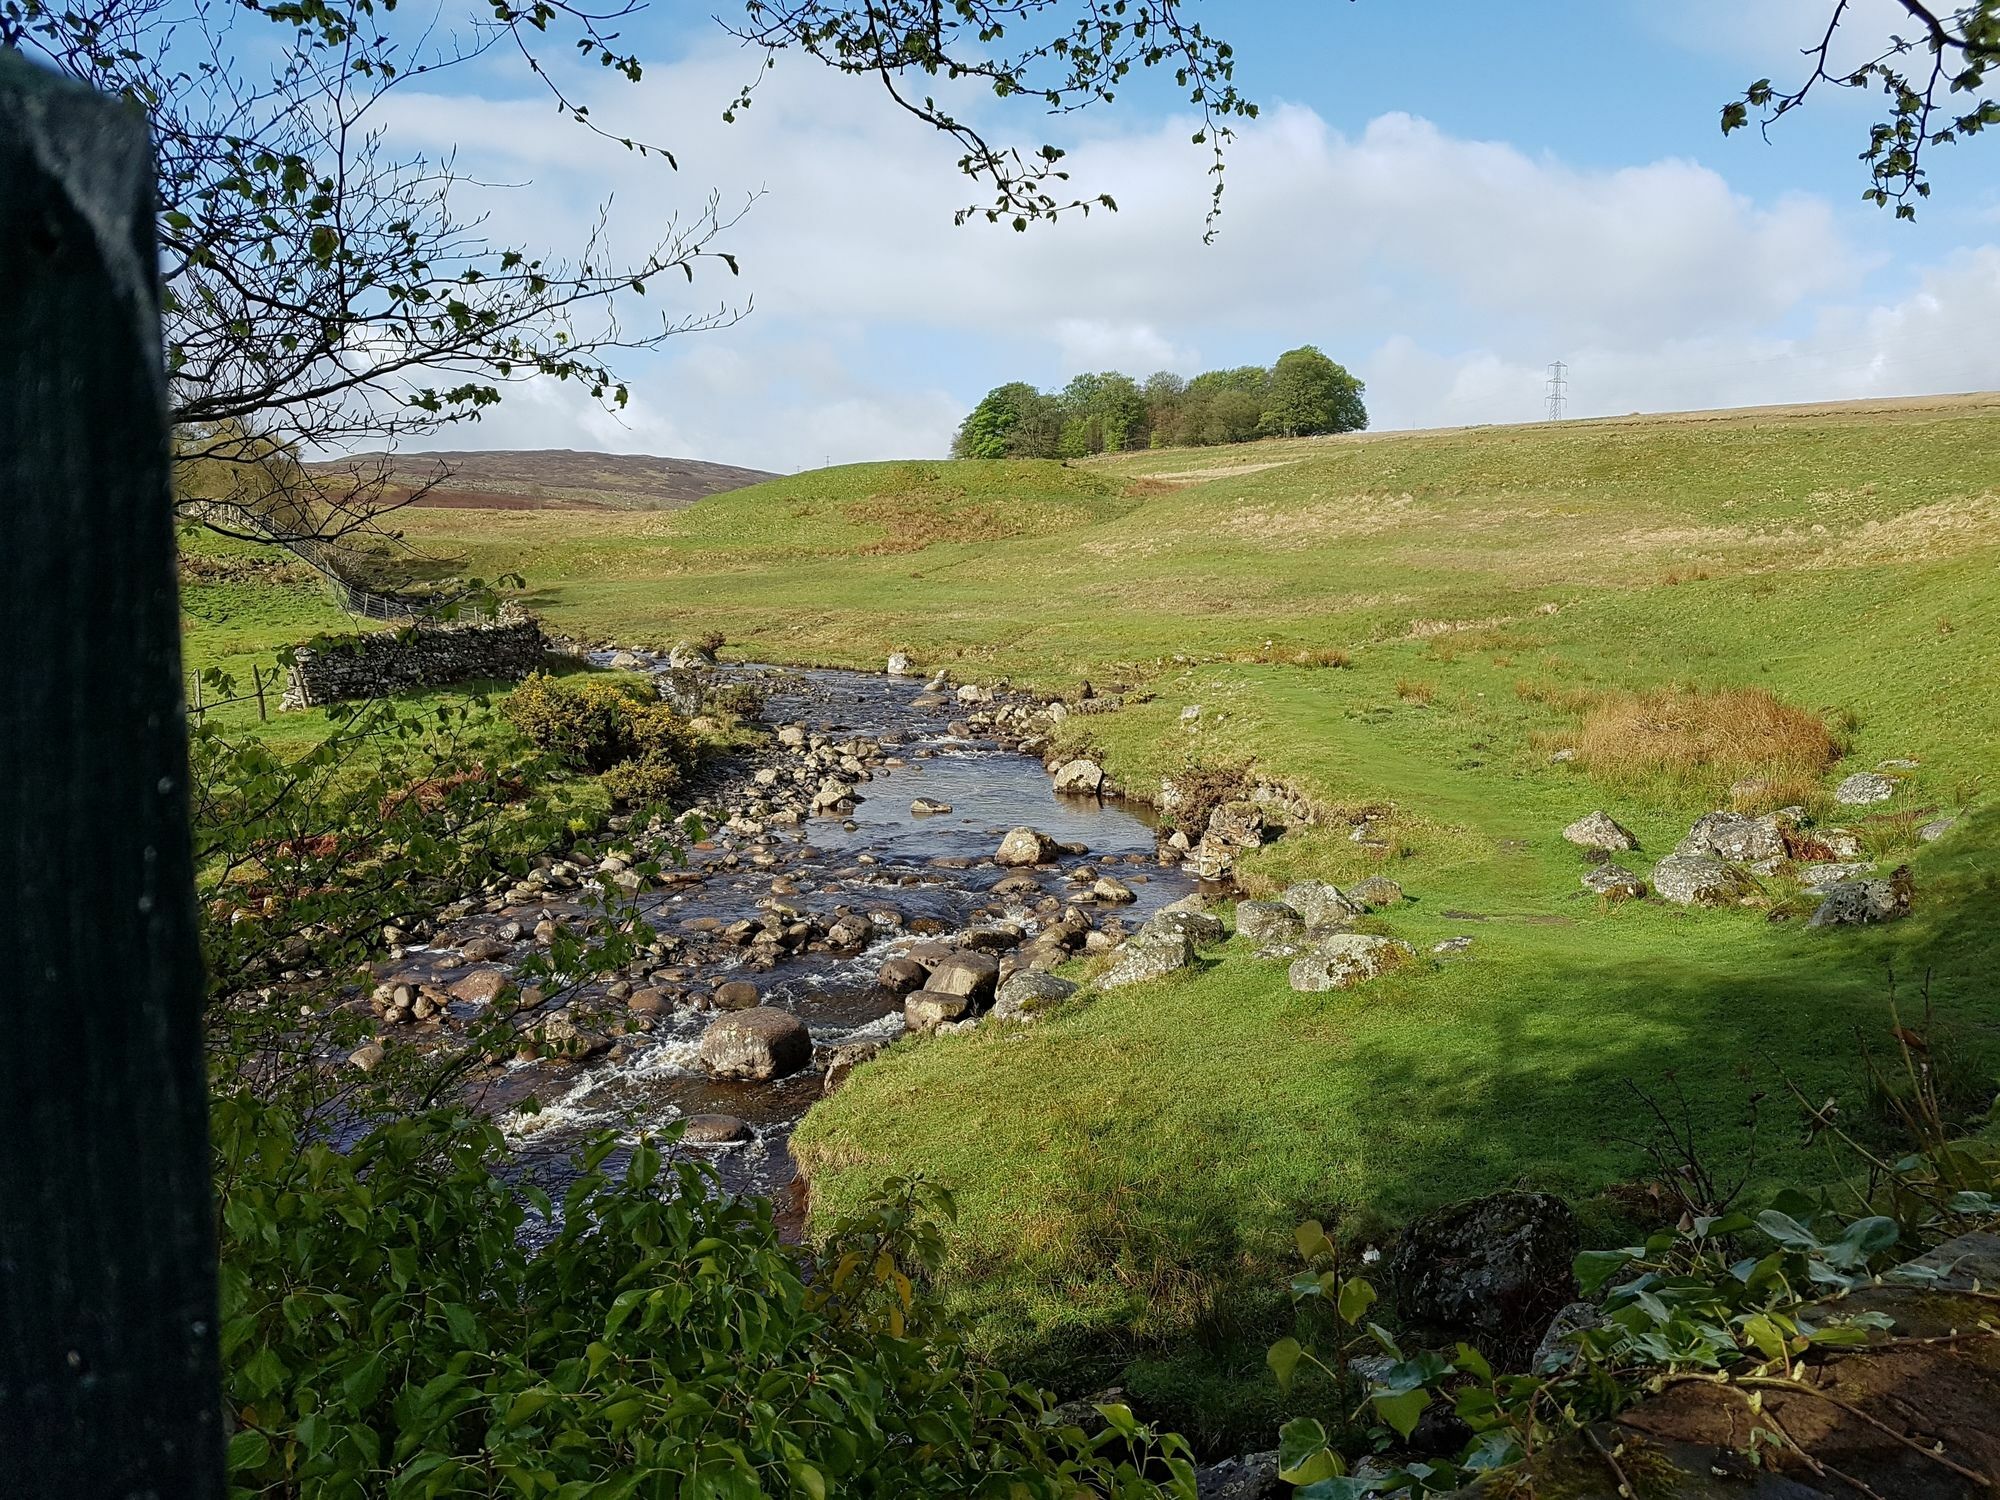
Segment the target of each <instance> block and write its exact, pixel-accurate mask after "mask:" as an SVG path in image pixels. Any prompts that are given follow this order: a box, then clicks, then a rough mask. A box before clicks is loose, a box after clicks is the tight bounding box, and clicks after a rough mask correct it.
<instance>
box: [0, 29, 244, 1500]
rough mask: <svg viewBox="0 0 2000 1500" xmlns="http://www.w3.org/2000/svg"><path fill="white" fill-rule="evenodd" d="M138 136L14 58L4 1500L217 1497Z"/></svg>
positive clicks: (130, 120)
mask: <svg viewBox="0 0 2000 1500" xmlns="http://www.w3.org/2000/svg"><path fill="white" fill-rule="evenodd" d="M152 213H153V163H152V153H151V151H150V149H149V147H148V144H147V139H146V126H145V121H144V118H143V117H142V116H141V115H140V114H139V112H138V111H137V110H136V109H134V108H132V107H130V106H128V105H125V104H121V103H118V102H116V101H113V100H109V99H106V98H103V97H101V96H99V95H97V94H95V93H93V92H91V91H90V90H88V89H85V88H82V87H80V86H78V85H75V84H72V83H69V82H66V81H62V80H58V79H57V78H55V77H54V76H52V75H50V74H48V73H46V72H44V71H42V70H41V69H38V68H36V67H33V66H32V65H30V64H28V63H27V62H25V61H23V60H22V59H21V58H20V57H19V56H18V55H16V54H13V53H9V52H5V51H0V507H4V515H5V517H6V524H7V527H8V538H7V545H6V546H5V547H0V636H3V637H4V639H5V640H6V642H7V663H6V666H5V668H4V671H0V841H4V842H0V848H4V849H5V851H6V859H7V865H8V869H9V871H10V875H11V878H10V879H9V881H8V885H9V894H8V907H9V910H8V914H7V920H6V921H5V923H4V925H0V932H4V933H5V934H6V951H5V952H4V953H0V1013H4V1015H5V1019H6V1042H5V1045H4V1046H0V1495H7V1496H15V1495H20V1496H31V1495H32V1496H65V1497H68V1496H75V1497H78V1500H86V1497H87V1500H97V1497H113V1496H116V1497H120V1500H125V1497H135V1500H136V1497H157V1500H170V1497H171V1500H178V1497H182V1496H198V1497H210V1496H219V1495H220V1494H221V1493H222V1473H221V1470H222V1444H221V1434H220V1430H219V1429H220V1424H221V1397H220V1394H219V1387H218V1374H217V1356H216V1330H215V1295H216V1293H215V1278H216V1272H215V1236H214V1226H213V1219H212V1210H211V1203H210V1188H209V1161H208V1146H207V1105H206V1100H205V1096H204V1088H203V1074H202V1061H201V1047H200V1030H199V1028H200V1004H201V986H200V972H199V962H200V960H199V955H198V952H197V949H196V940H195V927H194V899H193V881H192V874H191V870H190V855H189V841H188V830H187V806H188V794H187V787H186V776H187V764H186V762H187V753H186V737H185V726H184V724H183V723H182V719H181V714H180V707H179V705H180V686H181V681H180V642H179V631H180V620H179V611H178V607H177V604H176V599H175V588H174V538H173V528H172V518H171V515H170V513H169V510H168V488H167V440H166V418H165V410H166V407H165V394H164V386H163V379H162V375H161V355H160V342H159V307H158V287H157V280H158V278H157V262H156V258H155V249H154V240H153V227H152Z"/></svg>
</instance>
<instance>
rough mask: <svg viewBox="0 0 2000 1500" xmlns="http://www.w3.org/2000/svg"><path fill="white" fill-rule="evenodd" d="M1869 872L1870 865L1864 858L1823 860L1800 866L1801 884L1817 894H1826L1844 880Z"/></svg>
mask: <svg viewBox="0 0 2000 1500" xmlns="http://www.w3.org/2000/svg"><path fill="white" fill-rule="evenodd" d="M1867 873H1868V865H1867V862H1866V861H1863V860H1821V861H1819V862H1818V863H1816V864H1809V865H1801V866H1800V867H1799V884H1800V885H1801V886H1803V887H1804V888H1805V889H1806V890H1809V891H1812V892H1814V893H1815V894H1818V895H1824V894H1825V893H1826V892H1827V891H1830V890H1832V889H1833V888H1834V887H1835V886H1837V885H1839V884H1841V883H1842V882H1843V881H1848V880H1853V879H1854V878H1856V877H1857V876H1861V875H1866V874H1867Z"/></svg>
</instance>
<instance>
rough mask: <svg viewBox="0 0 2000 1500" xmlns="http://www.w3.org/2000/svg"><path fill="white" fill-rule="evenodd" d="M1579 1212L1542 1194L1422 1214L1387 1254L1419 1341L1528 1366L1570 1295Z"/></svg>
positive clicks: (1399, 1301) (1499, 1197)
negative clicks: (1462, 1345) (1462, 1346)
mask: <svg viewBox="0 0 2000 1500" xmlns="http://www.w3.org/2000/svg"><path fill="white" fill-rule="evenodd" d="M1579 1243H1580V1237H1579V1233H1578V1229H1577V1222H1576V1215H1575V1214H1574V1213H1572V1212H1571V1211H1570V1207H1569V1205H1568V1204H1566V1203H1564V1202H1563V1201H1562V1199H1560V1198H1557V1197H1555V1196H1553V1195H1552V1194H1549V1193H1522V1192H1507V1193H1494V1194H1492V1195H1491V1196H1489V1197H1485V1198H1474V1199H1472V1200H1470V1201H1469V1202H1465V1203H1455V1204H1452V1205H1451V1206H1449V1207H1447V1208H1441V1209H1438V1210H1436V1211H1435V1212H1432V1213H1428V1214H1425V1215H1423V1216H1422V1217H1421V1218H1418V1219H1416V1220H1415V1221H1413V1222H1412V1223H1411V1224H1410V1226H1409V1228H1407V1229H1406V1230H1404V1231H1403V1236H1402V1238H1401V1240H1400V1241H1398V1243H1397V1245H1396V1249H1395V1252H1394V1253H1393V1254H1392V1255H1391V1256H1390V1258H1389V1274H1390V1279H1391V1281H1392V1283H1393V1285H1394V1286H1395V1289H1396V1306H1397V1308H1398V1310H1399V1311H1400V1312H1401V1313H1402V1315H1403V1318H1404V1321H1405V1322H1407V1323H1408V1324H1410V1325H1411V1326H1412V1327H1413V1328H1415V1329H1417V1330H1420V1331H1421V1332H1422V1334H1423V1335H1424V1336H1425V1337H1426V1338H1431V1339H1440V1340H1450V1339H1465V1340H1467V1341H1468V1342H1470V1343H1472V1344H1474V1345H1476V1346H1478V1347H1479V1348H1480V1349H1482V1350H1484V1351H1485V1352H1486V1353H1487V1354H1488V1355H1489V1357H1494V1358H1495V1359H1496V1362H1499V1363H1503V1364H1504V1365H1506V1366H1509V1367H1513V1368H1519V1367H1520V1366H1522V1365H1523V1364H1525V1363H1526V1361H1527V1360H1528V1358H1529V1357H1530V1355H1531V1354H1532V1353H1533V1351H1534V1349H1535V1346H1536V1344H1537V1343H1538V1342H1539V1341H1540V1339H1541V1337H1542V1334H1543V1332H1544V1331H1545V1330H1546V1329H1547V1328H1548V1326H1549V1323H1550V1320H1551V1319H1553V1318H1554V1317H1555V1315H1556V1313H1557V1312H1558V1311H1560V1310H1561V1309H1562V1308H1563V1307H1564V1306H1565V1305H1566V1304H1567V1303H1569V1302H1570V1301H1571V1300H1572V1299H1573V1298H1574V1297H1575V1296H1576V1282H1575V1279H1574V1277H1573V1276H1572V1275H1571V1271H1570V1267H1571V1264H1572V1263H1573V1262H1574V1261H1575V1259H1576V1253H1577V1249H1578V1246H1579Z"/></svg>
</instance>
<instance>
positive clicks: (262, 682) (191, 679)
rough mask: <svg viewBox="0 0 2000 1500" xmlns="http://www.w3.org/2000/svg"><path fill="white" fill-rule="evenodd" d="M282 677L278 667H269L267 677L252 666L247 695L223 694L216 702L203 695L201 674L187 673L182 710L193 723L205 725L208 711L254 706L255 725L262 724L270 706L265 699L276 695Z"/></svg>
mask: <svg viewBox="0 0 2000 1500" xmlns="http://www.w3.org/2000/svg"><path fill="white" fill-rule="evenodd" d="M284 675H285V674H284V672H283V671H282V670H281V669H279V668H277V667H272V668H271V669H270V671H269V673H268V674H267V673H266V672H265V669H264V668H262V667H259V666H252V667H251V668H250V691H249V692H247V693H226V694H224V695H223V696H221V697H219V698H218V697H215V696H213V695H212V694H211V695H204V687H205V684H204V683H203V681H202V674H201V673H200V672H190V673H188V674H187V679H188V685H187V692H186V694H185V696H184V698H183V701H182V704H181V707H182V709H183V710H184V711H185V712H186V713H187V714H188V716H189V717H190V718H192V719H194V720H195V722H196V723H204V722H206V720H207V717H208V714H209V711H210V710H211V709H217V708H226V707H228V706H229V705H230V704H232V703H253V702H254V703H255V704H256V705H257V722H258V723H260V724H261V723H264V722H265V721H266V720H268V719H269V718H270V717H271V709H270V705H269V703H268V702H267V701H266V700H267V697H268V695H270V694H273V693H276V692H277V691H278V685H279V683H280V682H281V681H282V680H283V678H284Z"/></svg>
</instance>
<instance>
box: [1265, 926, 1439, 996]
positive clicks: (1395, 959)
mask: <svg viewBox="0 0 2000 1500" xmlns="http://www.w3.org/2000/svg"><path fill="white" fill-rule="evenodd" d="M1416 956H1417V951H1416V949H1414V948H1412V947H1411V946H1410V945H1409V944H1408V943H1405V942H1402V941H1400V940H1398V939H1396V938H1389V937H1378V936H1376V935H1375V934H1374V933H1369V932H1336V933H1330V934H1328V935H1327V936H1325V937H1323V938H1318V939H1315V940H1314V941H1313V945H1312V947H1311V948H1310V949H1309V950H1308V951H1307V952H1306V953H1305V954H1304V955H1303V956H1302V957H1300V958H1297V959H1295V960H1293V962H1292V967H1291V969H1290V971H1289V973H1288V975H1287V977H1288V979H1289V980H1290V982H1291V986H1292V988H1293V989H1295V990H1301V991H1305V992H1308V993H1314V992H1317V991H1321V990H1346V989H1352V988H1353V987H1354V986H1355V985H1357V984H1365V983H1367V982H1368V981H1369V980H1371V979H1376V978H1379V977H1380V976H1381V975H1384V974H1387V973H1388V972H1390V970H1392V969H1399V968H1401V967H1402V966H1403V965H1404V964H1406V963H1408V962H1409V961H1410V960H1411V959H1413V958H1415V957H1416Z"/></svg>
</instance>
